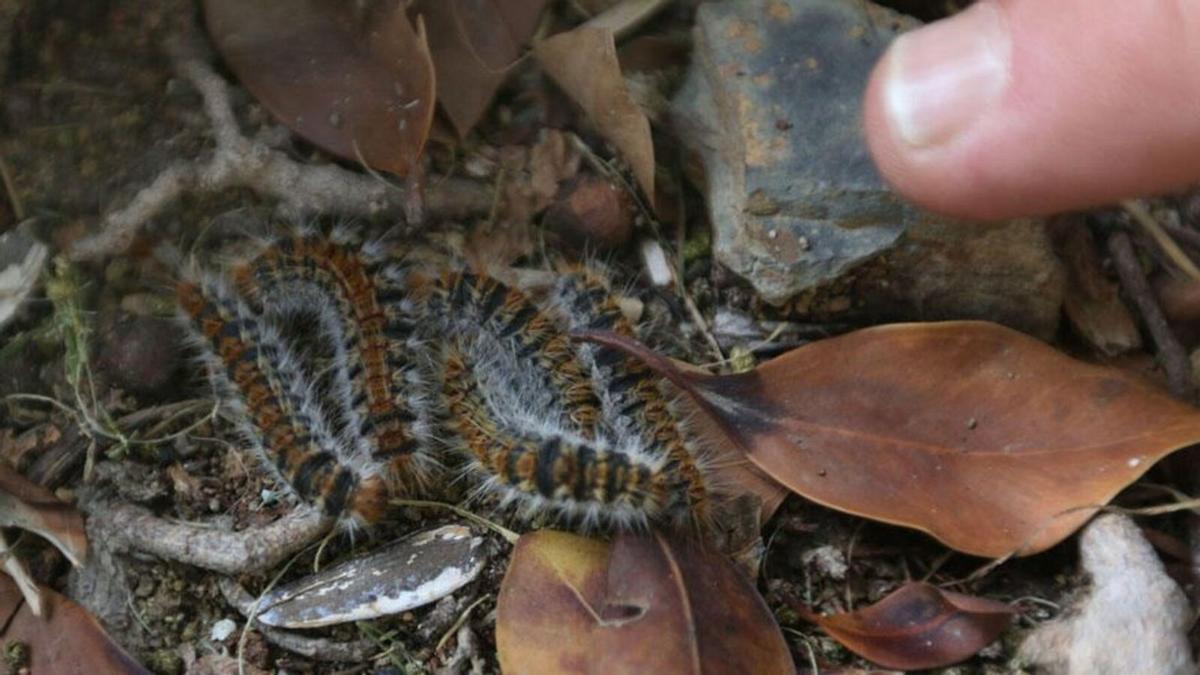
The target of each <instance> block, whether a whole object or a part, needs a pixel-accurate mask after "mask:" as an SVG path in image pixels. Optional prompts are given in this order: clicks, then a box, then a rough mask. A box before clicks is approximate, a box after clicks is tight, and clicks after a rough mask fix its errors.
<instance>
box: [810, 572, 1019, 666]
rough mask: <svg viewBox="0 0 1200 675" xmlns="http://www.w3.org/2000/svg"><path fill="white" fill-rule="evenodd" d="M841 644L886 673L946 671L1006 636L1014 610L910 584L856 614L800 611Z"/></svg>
mask: <svg viewBox="0 0 1200 675" xmlns="http://www.w3.org/2000/svg"><path fill="white" fill-rule="evenodd" d="M798 609H799V610H800V613H801V614H802V615H804V616H805V618H806V619H808V620H809V621H813V622H814V623H816V624H817V625H819V626H820V627H821V629H822V630H824V631H825V632H826V633H828V634H829V635H831V636H832V637H833V638H834V639H835V640H837V641H838V642H840V643H841V644H842V645H844V646H845V647H846V648H847V649H849V650H850V651H852V652H854V653H855V654H858V655H859V656H861V657H863V658H864V659H867V660H868V661H872V662H874V663H877V664H879V665H881V666H884V667H886V668H898V669H900V670H917V669H924V668H940V667H942V666H948V665H950V664H952V663H958V662H959V661H962V660H963V659H966V658H969V657H970V656H972V655H974V654H975V653H976V652H978V651H979V650H980V649H983V648H984V647H986V646H987V645H989V644H990V643H991V642H992V641H993V640H995V639H996V638H997V637H999V636H1000V633H1002V632H1004V629H1005V628H1007V627H1008V624H1009V622H1010V621H1011V620H1012V616H1013V614H1014V610H1013V608H1012V607H1011V606H1010V605H1008V604H1005V603H1003V602H997V601H995V600H988V599H986V598H977V597H973V596H970V595H962V594H961V593H952V592H950V591H943V590H941V589H939V588H937V587H936V586H931V585H929V584H926V583H919V582H910V583H907V584H905V585H903V586H901V587H900V588H898V589H896V590H895V591H893V592H892V593H891V594H889V595H888V596H887V597H885V598H884V599H882V600H880V601H879V602H877V603H875V604H874V605H871V606H870V607H864V608H863V609H859V610H856V611H853V612H845V613H842V614H833V615H829V616H817V615H814V614H812V613H811V612H808V611H807V610H804V609H803V608H798Z"/></svg>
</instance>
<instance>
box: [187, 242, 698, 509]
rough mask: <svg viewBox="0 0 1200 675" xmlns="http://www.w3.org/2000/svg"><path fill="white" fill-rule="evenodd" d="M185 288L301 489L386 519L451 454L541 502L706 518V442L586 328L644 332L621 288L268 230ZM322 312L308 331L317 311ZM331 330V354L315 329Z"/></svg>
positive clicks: (217, 363) (636, 366) (227, 376)
mask: <svg viewBox="0 0 1200 675" xmlns="http://www.w3.org/2000/svg"><path fill="white" fill-rule="evenodd" d="M193 277H194V278H192V279H189V280H187V281H184V282H182V283H181V284H180V285H179V287H178V295H179V301H180V306H181V307H182V308H183V310H184V311H183V317H184V320H185V322H186V323H187V324H188V325H189V326H190V328H191V329H192V332H193V334H194V335H195V336H196V343H197V344H198V345H199V347H200V350H201V352H202V353H203V354H204V359H205V361H206V363H207V364H208V367H209V371H210V373H211V375H212V377H213V378H214V380H215V381H216V382H217V383H218V384H219V385H220V386H221V387H222V389H223V391H225V392H226V393H227V394H228V396H229V398H230V399H231V400H232V401H233V404H234V405H233V406H232V408H233V410H234V412H235V413H236V414H237V417H238V418H239V419H240V420H241V421H242V424H241V426H242V428H243V430H244V431H245V432H246V435H247V436H248V437H249V438H250V440H251V444H252V446H253V447H254V448H256V449H257V450H258V451H259V454H260V455H261V456H262V458H263V459H264V461H265V462H266V463H267V464H268V465H269V466H270V467H272V469H273V470H274V471H275V472H276V474H277V476H278V477H279V479H280V480H281V481H282V482H284V483H285V484H286V485H288V486H290V487H291V489H292V490H293V491H294V492H295V494H296V495H297V497H299V498H300V499H301V500H303V501H304V502H306V503H309V504H312V505H314V506H319V507H320V508H322V509H324V511H325V512H326V513H328V514H329V515H330V516H333V517H336V518H339V519H341V520H342V521H343V522H347V523H371V522H375V521H377V520H379V519H380V518H382V517H383V515H384V511H385V508H384V507H385V504H386V499H387V497H388V495H390V494H393V493H396V492H404V491H411V490H414V489H415V490H419V489H422V487H423V486H425V485H428V483H429V482H430V479H431V477H433V476H435V475H438V474H439V472H438V469H439V467H440V466H441V465H442V464H457V465H462V466H464V468H465V474H464V476H466V477H468V478H470V479H471V480H473V481H474V483H475V485H476V493H477V494H496V495H498V497H499V501H500V504H501V505H502V506H512V507H513V508H514V510H515V511H516V512H517V513H518V514H519V515H522V516H526V517H529V516H534V515H537V514H540V513H543V512H548V513H551V514H554V515H560V516H564V517H565V518H566V519H568V520H571V521H573V522H576V523H579V524H582V525H585V526H595V525H610V526H617V527H640V526H644V525H647V524H651V523H659V524H667V525H674V526H681V525H700V526H704V525H706V524H707V521H708V519H709V516H710V511H711V507H712V502H713V499H714V494H713V489H712V486H711V485H710V478H709V476H708V472H707V471H706V470H705V469H704V463H703V457H702V453H700V452H699V451H698V450H697V448H696V447H695V446H694V444H692V443H691V442H690V441H689V439H688V436H687V433H686V425H685V424H684V423H683V421H682V420H681V419H680V416H679V415H678V414H677V413H676V411H675V409H674V407H673V405H672V403H671V401H670V399H669V398H668V397H667V396H666V395H665V394H664V392H663V391H662V390H661V389H660V388H659V384H658V379H657V378H656V377H654V376H653V374H652V373H651V372H650V370H649V369H648V368H646V367H645V366H644V365H643V364H641V363H640V362H638V361H635V360H633V359H631V358H628V357H626V356H625V355H623V354H620V353H617V352H614V351H611V350H609V349H606V348H601V347H596V346H593V345H586V344H576V343H574V342H573V341H572V340H571V339H570V336H569V331H570V330H572V329H576V328H604V329H611V330H615V331H618V332H622V333H624V334H626V335H632V333H633V327H632V325H631V324H630V323H629V322H628V321H627V320H625V318H624V317H623V316H621V314H620V312H619V310H618V308H617V306H616V304H615V302H614V301H613V300H612V298H611V295H610V293H609V291H608V289H607V287H606V286H605V285H604V284H603V283H602V282H601V281H600V280H599V279H598V278H596V277H592V276H588V275H586V274H576V275H568V276H565V277H564V278H563V279H562V281H561V282H560V283H559V284H558V285H557V286H556V287H555V289H554V290H553V292H552V293H551V294H550V297H548V298H547V299H546V301H545V302H543V303H537V302H535V301H533V300H532V299H530V298H529V297H527V296H526V295H525V294H524V293H522V292H521V291H518V290H516V289H513V288H510V287H508V286H506V285H505V284H503V283H501V282H499V281H497V280H495V279H491V278H487V277H480V276H476V275H472V274H468V273H463V272H457V271H438V270H423V269H409V268H408V267H406V266H405V265H403V264H401V263H400V262H398V260H397V259H396V258H395V257H394V256H391V255H389V253H388V252H387V251H386V250H385V248H384V247H382V246H379V245H377V244H372V243H368V244H366V245H361V244H359V243H358V242H354V241H353V240H352V239H351V238H350V237H349V236H348V235H347V234H345V232H344V231H335V233H334V234H333V235H332V236H331V237H328V238H327V237H323V236H320V235H318V234H316V233H312V232H302V233H298V234H295V235H292V236H287V237H281V238H279V239H276V240H273V241H269V242H265V243H262V244H260V245H258V246H257V247H256V250H255V251H254V252H253V253H252V255H250V256H248V258H247V259H246V260H244V261H242V262H239V263H236V264H234V265H232V266H231V268H230V271H229V273H228V274H227V275H226V276H224V277H222V276H217V275H214V274H211V273H199V274H195V275H193ZM303 319H308V320H309V321H310V323H314V324H315V325H316V327H317V330H316V331H310V333H311V334H310V335H309V336H308V339H307V340H304V339H301V337H302V336H298V335H293V333H303V331H301V330H299V329H297V326H296V323H297V321H299V320H303ZM313 341H315V342H316V343H318V344H317V346H316V348H314V349H312V350H309V351H316V352H318V356H316V357H313V356H311V355H308V351H306V348H305V346H304V344H305V343H306V342H313Z"/></svg>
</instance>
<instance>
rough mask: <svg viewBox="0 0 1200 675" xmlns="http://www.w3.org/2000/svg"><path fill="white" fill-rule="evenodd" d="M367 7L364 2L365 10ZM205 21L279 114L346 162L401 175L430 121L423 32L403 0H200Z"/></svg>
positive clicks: (429, 68)
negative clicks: (370, 0)
mask: <svg viewBox="0 0 1200 675" xmlns="http://www.w3.org/2000/svg"><path fill="white" fill-rule="evenodd" d="M364 8H365V9H364ZM204 9H205V15H206V18H207V21H208V29H209V32H210V33H211V34H212V37H213V41H214V42H215V43H216V45H217V49H218V51H220V52H221V55H222V56H223V57H224V58H225V60H226V62H227V63H228V64H229V67H230V68H232V69H233V71H234V73H236V74H237V76H238V78H239V79H240V80H241V81H242V84H244V85H245V86H246V88H247V89H249V90H250V93H252V94H254V96H255V97H256V98H258V100H259V101H261V102H262V104H263V105H264V106H266V107H267V109H268V110H270V111H271V113H272V114H273V115H275V117H277V118H278V119H279V120H280V121H281V122H283V123H284V124H286V125H287V126H288V127H290V128H291V129H292V130H293V131H295V132H296V133H298V134H300V135H301V136H303V137H304V138H306V139H307V140H309V141H310V142H312V143H313V144H315V145H317V146H319V147H321V148H323V149H325V150H327V151H328V152H331V153H333V154H335V155H338V156H340V157H343V158H345V159H347V160H350V161H359V160H361V161H362V162H363V163H365V164H366V165H367V166H369V167H372V168H375V169H381V170H384V171H390V172H392V173H395V174H398V175H406V174H408V173H409V171H410V170H411V169H412V168H413V167H414V165H415V162H416V161H417V158H418V157H419V156H420V154H421V150H422V148H423V147H424V145H425V139H426V136H427V135H428V134H429V127H430V124H431V122H432V120H433V107H434V72H433V62H432V60H431V59H430V55H429V48H428V45H427V44H426V40H425V32H424V29H423V28H422V26H421V24H420V22H419V21H418V23H417V28H416V30H414V29H413V26H412V24H410V23H409V20H408V17H407V16H406V15H405V13H404V6H403V4H402V3H374V4H363V3H352V2H344V0H295V1H294V2H274V1H272V0H206V1H205V3H204Z"/></svg>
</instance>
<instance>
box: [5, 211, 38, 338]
mask: <svg viewBox="0 0 1200 675" xmlns="http://www.w3.org/2000/svg"><path fill="white" fill-rule="evenodd" d="M47 254H48V252H47V250H46V247H45V246H43V245H42V244H40V243H38V241H37V240H36V239H34V238H33V237H31V236H30V235H29V234H28V233H26V232H25V230H24V228H21V227H18V228H16V229H14V230H12V231H10V232H7V233H5V234H4V235H3V236H0V326H3V325H4V324H6V323H8V320H9V319H11V318H12V317H13V315H15V314H16V313H17V309H19V308H20V307H21V303H22V302H24V301H25V298H26V297H27V296H28V295H29V294H30V293H31V292H32V291H33V289H34V287H35V286H37V282H38V277H39V276H40V275H41V273H42V267H44V266H45V264H46V258H47Z"/></svg>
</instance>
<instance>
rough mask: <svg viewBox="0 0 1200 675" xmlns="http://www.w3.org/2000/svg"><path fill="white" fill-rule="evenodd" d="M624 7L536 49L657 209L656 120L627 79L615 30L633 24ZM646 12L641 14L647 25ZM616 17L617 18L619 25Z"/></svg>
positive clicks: (545, 67)
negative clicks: (640, 103)
mask: <svg viewBox="0 0 1200 675" xmlns="http://www.w3.org/2000/svg"><path fill="white" fill-rule="evenodd" d="M662 4H663V3H661V2H659V3H646V2H640V3H621V5H618V6H617V7H615V8H613V9H612V10H610V12H606V13H605V14H602V15H600V16H598V17H596V18H595V19H593V20H592V21H589V22H588V23H587V24H584V25H583V26H580V27H579V28H576V29H574V30H570V31H567V32H565V33H559V34H558V35H555V36H552V37H550V38H547V39H545V40H542V41H541V42H538V43H537V44H535V45H534V47H533V53H534V56H535V57H537V60H538V63H539V64H540V65H541V66H542V69H543V70H544V71H545V72H546V74H547V75H549V76H550V79H552V80H554V82H555V84H557V85H558V86H559V87H561V88H562V90H563V91H564V92H566V94H567V96H570V97H571V99H572V100H573V101H575V102H576V103H577V104H579V106H580V107H581V108H583V111H584V113H585V114H586V115H587V116H588V119H590V120H591V121H592V124H594V125H595V126H596V129H597V130H598V131H599V132H600V134H601V135H602V136H604V138H606V139H607V140H608V142H610V143H612V144H613V146H614V147H616V149H617V151H618V152H620V153H621V156H622V157H624V158H625V161H626V162H628V163H629V166H630V168H631V169H632V170H633V175H634V177H635V178H636V179H637V182H638V186H639V187H641V189H642V194H643V195H644V196H645V198H646V200H647V201H648V202H649V203H650V204H651V206H653V203H654V141H653V139H652V137H651V135H650V120H649V119H648V118H647V117H646V114H645V113H644V112H642V109H641V108H639V107H638V105H637V103H636V102H634V100H633V97H632V96H630V94H629V89H628V88H627V86H626V84H625V78H624V77H623V76H622V74H621V65H620V63H619V62H618V60H617V49H616V44H615V42H614V38H613V28H614V27H619V25H620V24H618V23H616V20H618V19H619V20H629V18H628V17H627V16H626V15H627V14H629V13H630V12H629V10H627V9H625V7H626V6H627V5H656V6H655V7H654V9H655V10H657V9H660V8H661V6H662ZM643 15H644V12H643V13H638V14H636V17H637V19H638V20H644V16H643ZM612 17H616V19H613V18H612Z"/></svg>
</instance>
